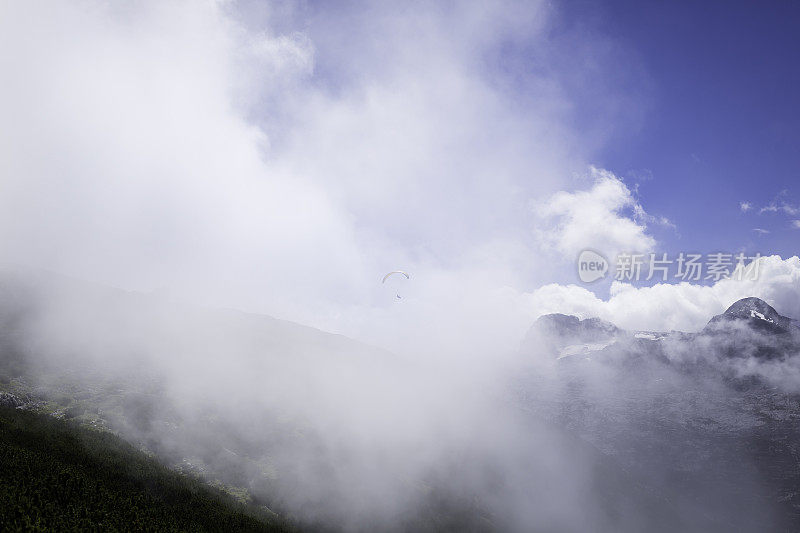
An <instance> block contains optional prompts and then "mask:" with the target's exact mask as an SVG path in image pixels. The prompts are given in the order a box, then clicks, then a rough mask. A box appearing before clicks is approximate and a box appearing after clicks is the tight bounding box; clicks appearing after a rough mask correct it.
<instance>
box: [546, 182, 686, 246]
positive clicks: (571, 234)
mask: <svg viewBox="0 0 800 533" xmlns="http://www.w3.org/2000/svg"><path fill="white" fill-rule="evenodd" d="M591 177H592V178H593V184H592V186H591V188H590V189H589V190H585V191H575V192H566V191H561V192H558V193H556V194H554V195H553V196H551V197H550V198H549V199H547V200H546V201H544V202H542V203H539V204H536V205H535V206H534V210H535V212H536V214H537V215H538V216H539V217H540V218H541V220H542V225H541V226H540V227H539V229H538V231H537V236H538V238H539V239H540V241H541V242H542V243H543V244H545V245H546V246H548V247H551V248H554V249H556V250H557V251H558V252H560V253H561V254H562V255H563V256H564V257H565V258H566V259H569V260H572V259H574V258H576V257H577V256H578V253H579V252H580V251H581V250H583V249H586V248H591V249H595V250H598V251H600V252H602V253H604V254H607V255H608V256H609V257H614V256H616V254H617V253H619V252H648V251H651V250H652V249H653V248H654V247H655V244H656V241H655V239H654V238H653V237H652V236H651V235H649V234H648V233H647V223H648V222H656V223H660V224H664V225H670V223H669V221H668V220H667V219H665V218H660V219H657V218H655V217H652V216H650V215H648V214H647V212H646V211H645V210H644V208H643V207H642V206H641V204H639V202H638V201H637V200H636V198H635V197H634V195H633V192H632V191H631V190H630V189H629V188H628V187H627V186H626V185H625V184H624V183H623V182H622V180H620V179H619V178H618V177H617V176H615V175H614V174H613V173H612V172H609V171H607V170H603V169H598V168H594V167H592V169H591Z"/></svg>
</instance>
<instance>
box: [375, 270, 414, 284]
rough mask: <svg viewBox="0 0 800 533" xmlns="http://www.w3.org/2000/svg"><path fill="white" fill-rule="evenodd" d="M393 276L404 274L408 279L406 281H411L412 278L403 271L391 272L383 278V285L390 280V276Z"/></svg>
mask: <svg viewBox="0 0 800 533" xmlns="http://www.w3.org/2000/svg"><path fill="white" fill-rule="evenodd" d="M392 274H402V275H404V276H405V277H406V279H410V278H411V276H409V275H408V274H407V273H405V272H403V271H402V270H392V271H391V272H389V273H388V274H386V275H385V276H383V280H382V281H381V283H386V280H387V279H389V276H391V275H392Z"/></svg>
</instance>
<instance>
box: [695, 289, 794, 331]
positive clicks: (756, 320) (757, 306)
mask: <svg viewBox="0 0 800 533" xmlns="http://www.w3.org/2000/svg"><path fill="white" fill-rule="evenodd" d="M738 321H746V322H747V323H748V324H750V325H752V326H755V327H757V328H759V329H767V330H771V331H776V332H785V331H788V330H789V329H791V328H792V320H791V319H790V318H787V317H785V316H782V315H781V314H780V313H778V312H777V311H776V310H775V308H774V307H772V306H771V305H769V304H768V303H767V302H765V301H764V300H762V299H760V298H755V297H752V296H751V297H749V298H742V299H741V300H737V301H736V302H734V303H733V304H732V305H731V306H730V307H728V308H727V309H726V310H725V312H724V313H722V314H721V315H717V316H715V317H714V318H712V319H711V321H709V323H708V326H706V329H708V328H711V329H717V328H719V327H720V326H722V327H725V326H727V325H729V324H731V323H733V322H738Z"/></svg>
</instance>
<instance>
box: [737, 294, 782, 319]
mask: <svg viewBox="0 0 800 533" xmlns="http://www.w3.org/2000/svg"><path fill="white" fill-rule="evenodd" d="M724 314H725V315H728V316H732V317H736V318H762V317H763V318H764V319H772V318H777V317H780V316H781V315H780V314H779V313H778V312H777V311H776V310H775V308H774V307H772V306H771V305H769V304H768V303H767V302H765V301H764V300H762V299H761V298H756V297H754V296H751V297H749V298H742V299H741V300H738V301H736V302H734V303H733V304H732V305H731V306H730V307H728V308H727V309H726V310H725V313H724Z"/></svg>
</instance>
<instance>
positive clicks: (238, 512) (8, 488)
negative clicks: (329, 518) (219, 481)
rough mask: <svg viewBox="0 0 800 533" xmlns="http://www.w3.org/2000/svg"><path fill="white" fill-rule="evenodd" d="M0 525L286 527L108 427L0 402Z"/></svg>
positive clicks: (59, 528) (11, 527) (12, 527)
mask: <svg viewBox="0 0 800 533" xmlns="http://www.w3.org/2000/svg"><path fill="white" fill-rule="evenodd" d="M0 457H2V460H0V529H2V530H4V531H9V530H23V529H47V530H53V531H66V530H78V529H81V530H88V529H102V530H149V531H153V530H159V531H178V530H180V531H188V530H191V531H221V530H228V531H290V527H289V525H288V524H287V523H284V522H282V521H280V520H279V519H277V518H276V517H275V516H274V515H271V514H270V513H269V512H268V511H266V510H262V509H258V508H255V507H252V506H251V507H245V506H244V505H242V504H238V503H236V502H235V501H234V500H233V499H232V498H230V497H229V496H227V495H225V494H223V493H222V492H220V491H216V490H214V489H211V488H209V487H207V486H205V485H204V484H203V483H201V482H200V481H197V480H195V479H192V478H189V477H186V476H182V475H179V474H176V473H174V472H171V471H169V470H167V469H166V468H164V467H162V466H161V465H159V464H158V463H157V462H156V461H155V460H153V459H150V458H148V457H147V456H145V455H144V454H143V453H141V452H139V451H137V450H136V449H135V448H133V447H132V446H130V445H129V444H126V443H125V442H123V441H122V440H121V439H119V438H117V437H115V436H113V435H111V434H109V433H105V432H96V431H90V430H86V429H81V428H78V427H77V426H74V425H71V424H68V423H65V422H62V421H59V420H56V419H54V418H52V417H48V416H45V415H37V414H34V413H30V412H25V411H21V410H19V409H14V408H10V407H0Z"/></svg>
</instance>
